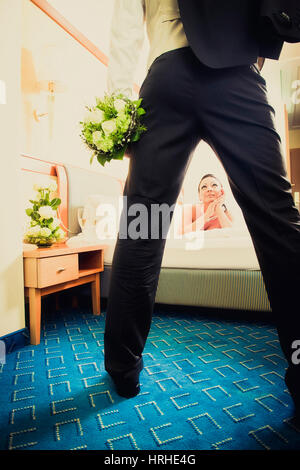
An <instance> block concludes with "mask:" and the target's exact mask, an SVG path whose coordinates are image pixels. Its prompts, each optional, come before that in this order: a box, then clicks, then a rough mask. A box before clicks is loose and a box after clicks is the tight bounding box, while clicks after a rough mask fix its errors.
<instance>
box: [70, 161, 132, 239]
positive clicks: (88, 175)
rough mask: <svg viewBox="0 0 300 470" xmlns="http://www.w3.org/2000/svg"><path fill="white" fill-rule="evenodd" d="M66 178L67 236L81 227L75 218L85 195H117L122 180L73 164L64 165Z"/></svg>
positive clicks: (119, 193) (82, 204)
mask: <svg viewBox="0 0 300 470" xmlns="http://www.w3.org/2000/svg"><path fill="white" fill-rule="evenodd" d="M64 167H65V170H66V173H67V178H68V195H69V210H68V227H69V237H73V236H74V235H76V234H78V233H79V232H80V231H81V229H80V226H79V223H78V219H77V210H78V208H79V207H83V206H84V204H85V203H86V201H87V197H88V196H89V195H91V194H104V195H106V196H118V195H122V194H123V182H122V180H120V179H118V178H115V177H113V176H109V175H105V174H102V173H100V172H99V173H98V172H95V171H93V170H89V169H85V168H79V167H76V166H73V165H68V164H66V165H64Z"/></svg>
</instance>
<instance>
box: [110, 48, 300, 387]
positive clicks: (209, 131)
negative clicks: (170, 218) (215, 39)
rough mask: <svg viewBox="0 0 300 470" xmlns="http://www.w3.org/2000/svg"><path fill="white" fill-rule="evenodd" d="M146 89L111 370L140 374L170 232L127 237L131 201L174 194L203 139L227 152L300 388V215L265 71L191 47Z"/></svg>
mask: <svg viewBox="0 0 300 470" xmlns="http://www.w3.org/2000/svg"><path fill="white" fill-rule="evenodd" d="M140 97H141V98H143V107H144V109H145V110H146V115H145V119H144V123H145V125H146V126H147V128H148V130H147V132H146V133H144V134H143V135H142V137H141V139H140V140H139V141H138V142H135V143H134V144H132V156H131V158H130V164H129V172H128V175H127V179H126V184H125V189H124V196H127V205H126V207H125V206H124V210H123V212H122V216H121V222H120V230H119V237H118V240H117V243H116V247H115V251H114V256H113V262H112V273H111V281H110V291H109V298H108V304H107V313H106V328H105V368H106V370H107V371H108V373H109V374H111V375H112V376H113V377H118V378H121V377H123V378H133V379H138V376H139V372H140V371H141V369H142V367H143V362H142V351H143V349H144V346H145V342H146V339H147V335H148V332H149V328H150V325H151V317H152V311H153V306H154V300H155V294H156V289H157V284H158V278H159V273H160V268H161V262H162V257H163V252H164V247H165V242H166V239H165V237H163V236H160V237H159V238H152V239H151V238H138V239H132V238H130V237H128V238H122V237H121V236H120V234H121V233H122V235H123V231H124V227H125V229H126V227H128V226H129V224H130V223H131V221H132V220H133V219H132V216H128V213H129V210H130V207H132V206H133V204H136V203H142V204H144V205H145V206H146V207H148V208H149V210H150V208H151V205H153V204H163V203H167V204H169V205H170V206H171V205H173V204H175V203H176V200H177V197H178V195H179V192H180V190H181V186H182V183H183V179H184V176H185V173H186V171H187V169H188V166H189V163H190V161H191V158H192V153H193V150H194V149H195V147H196V146H197V145H198V144H199V142H200V141H201V139H203V140H204V141H205V142H207V143H208V144H209V145H210V147H211V148H212V149H213V150H214V152H215V153H216V155H217V157H218V158H219V159H220V160H221V162H222V164H223V167H224V169H225V171H226V173H227V177H228V180H229V184H230V187H231V189H232V192H233V195H234V197H235V199H236V201H237V203H238V204H239V206H240V208H241V209H242V212H243V215H244V218H245V221H246V224H247V227H248V229H249V232H250V235H251V238H252V240H253V244H254V247H255V250H256V253H257V257H258V261H259V264H260V268H261V271H262V275H263V278H264V282H265V286H266V289H267V293H268V297H269V301H270V304H271V308H272V314H273V317H274V320H275V321H276V326H277V331H278V335H279V340H280V344H281V347H282V350H283V352H284V355H285V357H286V359H287V361H288V363H289V372H290V374H291V375H292V377H293V379H292V383H293V387H294V389H297V393H300V383H298V382H300V369H299V367H300V366H297V365H296V364H293V361H292V354H293V353H294V352H295V350H294V349H293V342H294V341H295V340H300V303H299V295H298V289H300V216H299V212H298V210H297V209H296V207H295V206H294V203H293V198H292V193H291V185H290V182H289V181H288V179H287V175H286V168H285V163H284V159H283V149H282V143H281V139H280V136H279V135H278V133H277V132H276V129H275V124H274V113H275V112H274V109H273V108H272V106H271V105H270V103H269V102H268V96H267V90H266V82H265V80H264V78H263V77H262V76H261V74H260V73H259V71H258V70H257V69H256V68H255V66H254V65H253V64H251V65H243V66H238V67H230V68H225V69H212V68H209V67H207V66H205V65H203V64H201V63H200V62H199V60H198V59H197V58H196V57H195V55H194V54H193V52H192V50H191V49H190V48H189V47H184V48H180V49H175V50H172V51H169V52H166V53H164V54H162V55H161V56H159V57H158V58H157V59H156V60H155V61H154V62H153V64H152V66H151V68H150V70H149V71H148V74H147V76H146V78H145V80H144V82H143V84H142V87H141V89H140ZM149 233H150V232H149ZM299 357H300V355H299ZM297 378H298V380H297ZM294 391H295V390H294Z"/></svg>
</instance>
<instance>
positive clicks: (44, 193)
mask: <svg viewBox="0 0 300 470" xmlns="http://www.w3.org/2000/svg"><path fill="white" fill-rule="evenodd" d="M33 189H34V190H35V191H36V192H37V193H36V198H35V200H32V199H30V200H29V201H30V202H31V204H32V207H31V208H28V209H26V211H25V212H26V214H27V215H28V216H29V217H30V219H31V220H30V225H29V227H28V228H27V230H26V231H25V234H24V242H25V243H32V244H35V245H37V246H38V247H49V246H51V245H53V243H57V242H61V241H63V240H64V239H65V236H66V234H65V232H64V231H63V230H62V229H61V228H60V224H61V221H60V220H59V219H58V218H57V208H58V206H59V205H60V203H61V200H60V199H59V198H53V199H50V194H51V193H52V192H54V191H56V189H57V185H56V182H55V181H53V182H51V183H49V184H48V185H42V184H35V185H34V186H33Z"/></svg>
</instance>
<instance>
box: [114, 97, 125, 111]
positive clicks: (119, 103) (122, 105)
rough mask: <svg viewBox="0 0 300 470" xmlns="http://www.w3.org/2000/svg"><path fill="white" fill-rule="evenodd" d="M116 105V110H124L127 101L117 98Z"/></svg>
mask: <svg viewBox="0 0 300 470" xmlns="http://www.w3.org/2000/svg"><path fill="white" fill-rule="evenodd" d="M114 105H115V108H116V110H117V111H118V112H119V111H123V109H124V108H125V106H126V101H124V100H120V99H116V100H115V101H114Z"/></svg>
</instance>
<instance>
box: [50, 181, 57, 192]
mask: <svg viewBox="0 0 300 470" xmlns="http://www.w3.org/2000/svg"><path fill="white" fill-rule="evenodd" d="M49 190H50V191H56V190H57V184H56V181H51V183H50V184H49Z"/></svg>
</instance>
